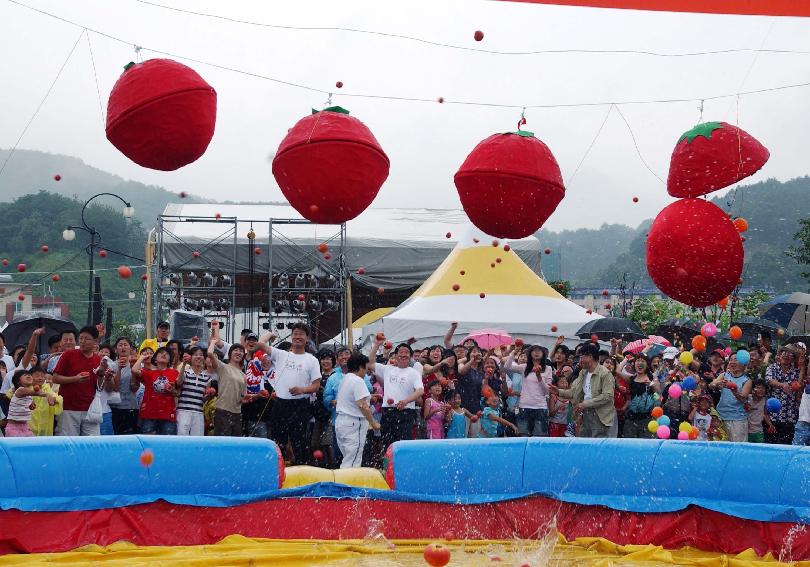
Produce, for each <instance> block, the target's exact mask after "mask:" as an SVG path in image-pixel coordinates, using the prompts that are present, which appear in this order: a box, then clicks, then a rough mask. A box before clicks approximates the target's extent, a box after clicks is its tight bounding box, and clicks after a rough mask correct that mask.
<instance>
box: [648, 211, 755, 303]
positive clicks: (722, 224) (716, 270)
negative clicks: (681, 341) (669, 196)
mask: <svg viewBox="0 0 810 567" xmlns="http://www.w3.org/2000/svg"><path fill="white" fill-rule="evenodd" d="M742 267H743V247H742V242H741V241H740V235H739V233H738V232H737V229H736V228H735V227H734V223H732V222H731V220H730V219H729V218H728V216H727V215H726V214H725V213H724V212H723V211H722V210H721V209H720V207H718V206H717V205H714V204H712V203H709V202H708V201H704V200H702V199H681V200H680V201H675V202H674V203H672V204H671V205H669V206H668V207H666V208H664V210H663V211H661V212H660V213H658V216H657V217H656V218H655V221H654V222H653V224H652V227H650V232H649V234H648V236H647V271H648V272H649V274H650V277H651V278H652V280H653V282H654V283H655V285H656V286H658V289H660V290H661V291H662V292H664V293H665V294H667V295H668V296H670V297H671V298H673V299H675V300H677V301H680V302H681V303H685V304H686V305H691V306H692V307H706V306H708V305H712V304H713V303H717V302H718V301H720V300H722V299H723V298H724V297H726V296H727V295H729V294H730V293H731V292H732V291H733V290H734V288H735V287H736V286H737V283H738V282H739V280H740V274H741V273H742Z"/></svg>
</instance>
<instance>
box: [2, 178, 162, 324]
mask: <svg viewBox="0 0 810 567" xmlns="http://www.w3.org/2000/svg"><path fill="white" fill-rule="evenodd" d="M83 203H84V202H83V201H77V200H75V199H69V198H67V197H63V196H61V195H56V194H53V193H49V192H47V191H41V192H39V193H37V194H34V195H25V196H23V197H19V198H18V199H16V200H14V201H13V202H11V203H3V204H2V205H0V206H2V210H3V213H4V218H5V219H6V222H5V223H4V224H0V258H5V259H7V260H8V262H9V265H8V266H2V265H0V273H6V274H11V275H12V278H13V280H14V281H15V282H19V283H24V284H30V285H31V290H32V292H33V294H34V295H35V296H43V295H54V296H58V297H59V298H61V299H62V300H63V301H65V302H67V303H69V304H70V308H71V318H72V319H73V320H74V321H75V322H76V323H77V324H84V322H85V316H86V313H87V290H88V283H89V272H88V271H87V269H88V255H87V253H86V252H85V248H86V246H87V244H88V242H89V235H88V234H87V233H85V232H82V231H79V230H77V231H76V239H75V240H73V241H71V242H68V241H66V240H64V239H63V238H62V231H63V230H64V228H65V227H66V226H68V225H80V224H81V217H80V215H81V207H82V205H83ZM85 218H86V219H87V223H88V224H89V225H90V226H91V227H94V228H95V229H96V230H97V231H98V232H99V234H101V238H102V240H101V245H102V247H105V248H106V247H109V250H108V251H107V256H106V258H102V257H100V256H99V254H98V250H97V251H96V255H95V257H94V260H95V268H96V269H97V270H98V272H97V273H96V275H97V276H99V277H100V278H101V284H102V292H103V295H104V298H105V300H106V301H107V303H106V306H107V307H113V310H114V311H113V312H114V315H115V318H116V319H122V320H127V321H130V322H137V321H138V319H139V317H140V309H139V305H140V300H141V299H142V297H143V294H142V293H141V291H140V290H141V287H142V282H141V279H140V275H141V274H142V273H143V271H144V270H143V268H137V267H135V266H140V265H142V264H143V262H142V261H139V260H135V259H132V258H127V257H126V256H123V255H121V254H118V253H117V252H120V253H123V254H128V255H130V256H134V257H135V258H143V256H144V244H145V243H146V234H145V232H144V229H143V226H142V225H141V223H140V221H139V220H137V219H134V220H127V219H125V218H124V216H123V215H122V214H121V209H120V208H119V207H115V208H111V207H108V206H107V205H106V204H103V205H102V204H99V205H96V204H92V205H91V206H90V207H88V209H87V212H86V215H85ZM12 219H13V222H12ZM43 245H47V246H48V251H47V252H42V250H41V247H42V246H43ZM113 251H116V252H113ZM20 263H25V264H26V265H27V269H26V271H25V272H24V273H19V272H18V271H17V265H18V264H20ZM120 265H128V266H133V277H132V278H131V279H128V280H125V279H122V278H120V277H119V276H118V273H117V268H118V266H120ZM37 272H43V273H37ZM52 273H56V274H59V277H60V280H59V281H58V282H54V281H53V280H52V277H51V275H52ZM130 291H135V292H136V298H135V300H130V299H129V298H128V292H130Z"/></svg>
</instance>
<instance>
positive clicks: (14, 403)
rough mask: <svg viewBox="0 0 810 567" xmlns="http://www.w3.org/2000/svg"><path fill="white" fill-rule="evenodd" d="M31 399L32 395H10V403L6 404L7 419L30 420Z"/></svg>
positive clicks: (25, 421) (26, 421) (24, 421)
mask: <svg viewBox="0 0 810 567" xmlns="http://www.w3.org/2000/svg"><path fill="white" fill-rule="evenodd" d="M33 401H34V398H33V397H32V396H23V397H22V398H20V397H18V396H17V395H16V394H15V395H14V396H12V397H11V403H10V404H9V406H8V420H9V421H19V422H22V423H28V422H29V421H30V420H31V404H32V403H33Z"/></svg>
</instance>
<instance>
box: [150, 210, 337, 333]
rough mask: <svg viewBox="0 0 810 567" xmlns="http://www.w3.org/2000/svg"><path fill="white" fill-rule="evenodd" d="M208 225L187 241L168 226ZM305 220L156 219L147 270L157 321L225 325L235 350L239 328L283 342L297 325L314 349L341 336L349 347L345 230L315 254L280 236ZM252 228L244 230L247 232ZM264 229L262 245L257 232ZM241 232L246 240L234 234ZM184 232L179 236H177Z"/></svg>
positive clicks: (308, 247) (308, 246) (315, 248)
mask: <svg viewBox="0 0 810 567" xmlns="http://www.w3.org/2000/svg"><path fill="white" fill-rule="evenodd" d="M177 223H210V224H211V226H212V233H213V234H212V237H211V238H210V239H207V240H204V241H199V240H198V239H196V240H195V241H188V240H184V239H183V238H182V237H180V236H178V235H177V234H176V233H175V232H174V231H172V230H171V229H170V228H169V226H168V225H172V226H175V225H176V224H177ZM308 224H312V223H310V222H309V221H307V220H303V219H288V218H270V219H242V218H236V217H221V216H215V217H211V216H179V215H161V216H160V217H159V218H158V223H157V227H156V258H155V262H154V264H153V267H152V281H153V282H154V286H153V292H152V293H153V295H152V299H153V301H152V305H153V307H152V313H153V315H154V320H155V321H159V320H162V319H166V318H168V317H167V315H168V314H170V313H171V312H173V311H177V310H183V311H189V312H192V313H197V314H199V315H200V316H202V317H204V318H205V320H207V321H208V322H209V323H210V321H212V320H220V321H222V322H223V323H224V324H225V327H224V331H225V332H224V337H223V338H225V340H227V341H229V342H236V341H238V339H239V333H240V332H241V330H242V329H243V328H249V329H253V330H254V331H256V332H257V333H260V330H261V329H272V330H273V331H274V332H275V333H276V334H277V335H278V336H279V338H280V339H281V340H283V339H284V338H285V337H286V335H288V334H289V327H290V326H292V324H293V323H294V322H296V321H305V322H307V323H309V324H310V326H311V327H312V330H313V337H312V338H313V340H315V342H316V343H323V342H326V341H327V340H328V339H330V338H331V337H333V336H335V335H338V334H339V335H340V337H341V342H343V343H344V344H345V342H346V340H347V320H348V314H347V310H346V305H347V290H349V289H350V286H349V285H347V284H348V281H349V278H348V272H347V267H346V257H345V252H346V225H345V224H341V225H337V226H335V228H336V229H337V231H336V232H335V233H334V234H332V235H330V236H329V237H328V238H325V239H321V243H320V244H318V245H317V246H313V245H312V243H311V242H308V243H304V242H301V240H300V239H298V240H296V239H293V238H292V237H290V236H289V235H288V234H285V229H288V227H290V226H291V225H308ZM246 226H249V227H250V228H249V230H244V229H245V227H246ZM261 226H267V240H266V242H259V240H258V239H257V236H256V233H255V232H254V227H255V228H259V227H261ZM240 227H241V230H242V231H244V232H245V234H239V231H240ZM178 232H182V231H178Z"/></svg>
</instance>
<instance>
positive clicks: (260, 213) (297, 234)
mask: <svg viewBox="0 0 810 567" xmlns="http://www.w3.org/2000/svg"><path fill="white" fill-rule="evenodd" d="M217 213H219V214H220V215H221V216H222V219H221V220H222V222H223V224H225V223H226V222H227V221H229V220H231V219H234V218H236V219H238V221H239V228H238V230H237V234H238V236H237V238H238V239H239V240H240V241H247V236H245V235H246V234H247V232H248V230H249V229H250V227H251V223H250V222H249V221H250V220H253V221H254V222H253V223H252V226H253V231H254V232H255V233H256V242H261V243H265V242H267V239H268V233H269V224H268V221H269V219H275V220H288V219H292V220H304V219H303V217H302V216H301V215H300V214H298V212H297V211H296V210H295V209H293V208H292V207H291V206H290V205H288V204H278V205H244V204H239V205H234V204H218V203H188V204H186V203H169V204H168V205H166V208H165V209H164V210H163V215H164V217H165V216H175V217H183V218H193V217H202V218H213V217H214V216H215V215H216V214H217ZM257 220H258V221H259V222H256V221H257ZM164 224H165V226H166V228H167V229H168V230H170V231H171V232H172V233H173V234H174V235H175V236H177V237H178V238H182V239H184V240H194V239H199V240H209V239H211V237H212V231H211V225H210V224H209V223H205V222H177V221H174V220H171V219H165V220H164ZM469 224H470V221H469V219H468V218H467V215H465V214H464V211H462V210H461V209H384V208H368V209H366V210H365V211H364V212H363V214H361V215H360V216H358V217H357V218H355V219H352V220H350V221H349V222H347V223H346V236H347V238H348V240H349V241H362V242H363V243H364V244H371V245H374V244H376V245H378V246H405V245H408V243H412V245H417V246H419V247H436V248H444V249H448V250H449V249H451V248H453V246H454V245H455V239H453V238H450V239H448V238H447V237H446V234H447V233H448V232H450V233H451V235H452V234H454V233H458V232H460V231H463V230H465V229H466V228H467V227H468V226H469ZM275 228H276V230H278V231H280V232H283V234H284V235H285V237H287V238H290V239H292V240H307V241H311V242H314V243H317V242H321V241H322V240H323V239H324V238H328V237H329V236H331V235H333V234H335V233H337V232H338V230H339V225H317V224H292V225H287V226H283V227H282V226H279V225H276V227H275ZM319 239H320V240H319ZM417 243H418V244H417ZM510 243H511V245H512V246H513V247H514V248H515V249H517V250H539V249H540V242H539V241H538V240H537V239H536V238H534V237H533V236H532V237H529V238H523V239H520V240H515V241H510Z"/></svg>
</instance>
